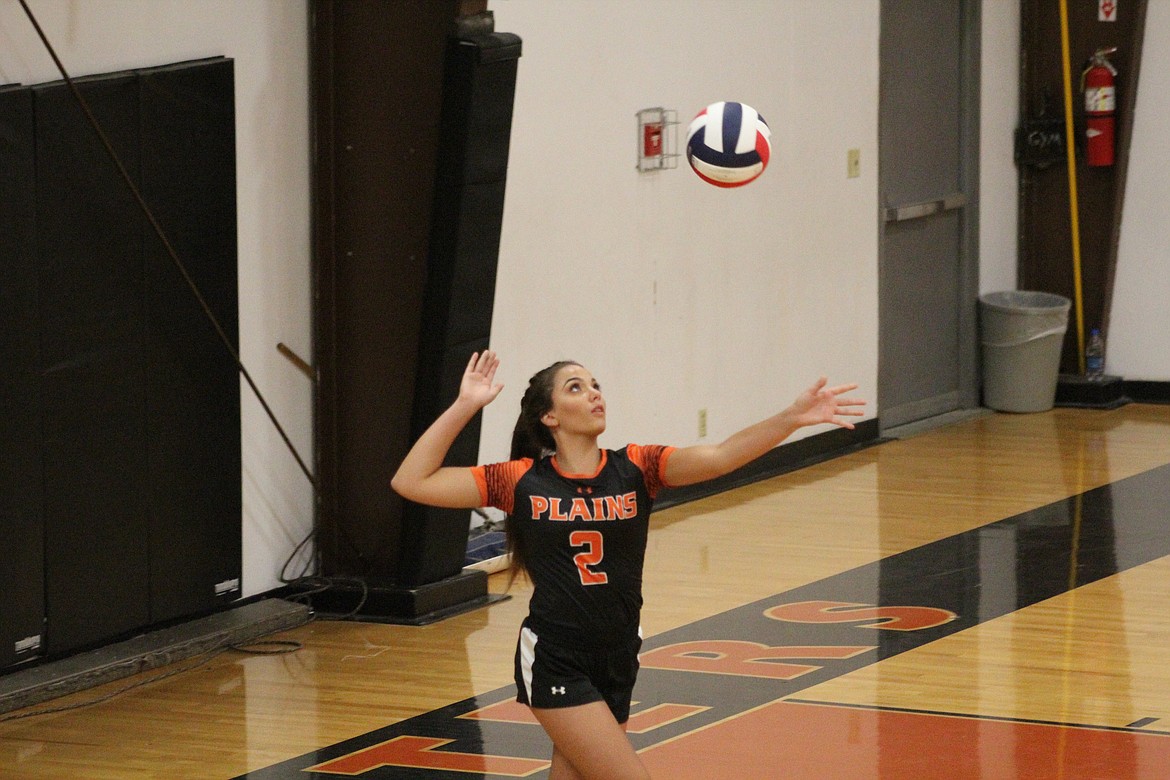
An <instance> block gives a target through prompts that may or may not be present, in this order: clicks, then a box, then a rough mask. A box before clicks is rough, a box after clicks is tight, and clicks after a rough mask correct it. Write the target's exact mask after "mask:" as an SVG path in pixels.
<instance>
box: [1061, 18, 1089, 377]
mask: <svg viewBox="0 0 1170 780" xmlns="http://www.w3.org/2000/svg"><path fill="white" fill-rule="evenodd" d="M1060 49H1061V55H1062V56H1061V67H1062V68H1063V70H1064V131H1065V144H1064V146H1065V151H1066V157H1067V158H1068V211H1069V219H1070V224H1071V226H1072V254H1073V293H1074V306H1075V308H1076V314H1077V361H1078V365H1079V366H1080V371H1081V373H1082V374H1083V373H1085V310H1084V308H1085V307H1084V294H1083V292H1082V290H1081V227H1080V217H1079V212H1080V208H1079V207H1078V205H1077V151H1076V130H1075V128H1074V127H1073V108H1072V106H1073V103H1072V68H1071V65H1070V63H1069V57H1070V55H1069V45H1068V0H1060Z"/></svg>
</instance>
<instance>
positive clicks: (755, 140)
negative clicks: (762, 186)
mask: <svg viewBox="0 0 1170 780" xmlns="http://www.w3.org/2000/svg"><path fill="white" fill-rule="evenodd" d="M771 155H772V131H771V130H769V129H768V123H767V122H765V121H764V118H763V117H762V116H760V114H759V112H758V111H756V110H755V109H754V108H752V107H751V106H749V105H747V104H745V103H735V102H732V101H730V100H728V101H721V102H719V103H712V104H711V105H709V106H707V107H706V108H704V109H703V110H702V111H700V112H699V113H698V115H697V116H696V117H695V118H694V119H693V120H691V124H690V127H688V128H687V162H689V163H690V164H691V169H692V170H694V172H695V173H697V174H698V175H699V178H700V179H702V180H703V181H705V182H707V183H708V184H714V185H715V186H716V187H742V186H743V185H745V184H748V183H750V182H753V181H755V180H756V179H757V178H758V177H759V175H760V174H761V173H763V172H764V169H765V168H767V167H768V158H769V157H771Z"/></svg>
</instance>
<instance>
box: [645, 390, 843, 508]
mask: <svg viewBox="0 0 1170 780" xmlns="http://www.w3.org/2000/svg"><path fill="white" fill-rule="evenodd" d="M827 384H828V380H827V379H826V378H825V377H821V378H820V379H818V380H817V382H816V383H815V384H814V385H813V386H812V387H810V388H809V389H808V390H805V391H804V392H803V393H801V394H800V395H799V396H798V397H797V398H796V400H795V401H793V402H792V404H791V405H790V406H789V407H788V408H787V409H784V410H783V411H782V412H780V413H779V414H775V415H773V416H771V417H769V418H768V419H766V420H762V421H760V422H758V423H756V424H755V425H750V426H748V427H747V428H744V429H743V430H741V431H739V432H737V433H734V434H732V435H731V436H730V437H728V438H727V439H726V440H725V441H723V442H722V443H721V444H700V445H696V446H694V447H680V448H678V449H676V450H675V451H674V452H673V453H672V454H671V456H670V458H669V459H668V460H667V461H666V469H665V472H664V474H663V478H664V479H665V481H666V484H667V485H673V486H676V487H677V486H682V485H690V484H694V483H695V482H702V481H704V480H708V479H714V478H715V477H721V476H723V475H724V474H727V473H729V472H732V471H734V470H735V469H737V468H739V467H740V466H743V465H745V464H747V463H750V462H751V461H753V460H755V459H756V458H758V457H760V456H761V455H763V454H764V453H766V452H767V451H768V450H770V449H772V448H773V447H775V446H776V445H778V444H779V443H780V442H782V441H784V440H785V439H787V438H788V437H789V436H791V435H792V434H793V433H794V432H796V431H797V430H799V429H800V428H803V427H805V426H808V425H821V424H826V423H827V424H830V425H838V426H840V427H842V428H849V429H850V430H852V429H853V427H854V426H853V423H852V422H850V421H849V420H847V419H845V418H848V417H860V416H861V415H862V414H863V413H864V412H863V411H862V409H861V407H863V406H864V405H865V401H864V400H862V399H860V398H852V397H843V396H844V394H845V393H849V392H851V391H853V390H856V389H857V385H855V384H849V385H837V386H836V387H827V386H826V385H827Z"/></svg>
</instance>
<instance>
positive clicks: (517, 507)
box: [473, 444, 674, 646]
mask: <svg viewBox="0 0 1170 780" xmlns="http://www.w3.org/2000/svg"><path fill="white" fill-rule="evenodd" d="M673 452H674V448H673V447H663V446H659V445H653V446H640V445H637V444H631V445H629V446H627V447H626V448H625V449H624V450H602V452H601V466H600V467H599V468H598V470H597V473H596V474H564V473H562V472H561V471H560V470H559V469H558V468H557V464H556V458H555V457H553V456H548V457H544V458H541V459H540V460H539V461H536V462H533V461H532V460H531V459H529V458H525V459H522V460H515V461H508V462H506V463H496V464H492V465H488V466H479V467H476V468H474V469H473V473H474V475H475V478H476V482H477V483H478V484H479V491H480V496H481V498H482V499H483V502H484V505H485V506H494V507H496V508H498V509H502V510H503V511H505V512H507V513H508V514H509V515H511V516H512V521H511V522H513V523H515V526H516V533H517V534H518V540H519V544H520V546H521V549H522V550H523V555H524V561H525V564H526V566H527V569H528V573H529V576H530V577H531V578H532V586H533V590H532V599H531V601H530V602H529V607H528V609H529V618H528V622H529V624H530V625H532V626H533V630H534V631H536V633H537V634H539V635H542V636H547V637H549V638H551V639H553V640H554V641H560V642H570V643H574V644H584V645H593V646H597V645H608V644H611V643H614V642H621V641H627V640H629V639H631V638H632V637H636V636H637V635H638V626H639V615H640V613H641V609H642V564H643V561H644V560H645V557H646V536H647V531H648V529H649V519H650V510H651V509H652V507H653V504H654V498H655V496H657V494H658V490H659V488H661V487H663V486H665V484H666V482H665V479H664V477H663V474H664V473H665V471H666V461H667V460H668V459H669V458H670V455H671V453H673Z"/></svg>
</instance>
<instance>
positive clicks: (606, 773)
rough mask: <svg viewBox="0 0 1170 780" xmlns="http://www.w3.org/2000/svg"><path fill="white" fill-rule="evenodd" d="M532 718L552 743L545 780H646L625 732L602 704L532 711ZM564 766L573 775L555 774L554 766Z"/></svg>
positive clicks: (647, 779) (645, 775) (643, 767)
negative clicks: (538, 723) (551, 765)
mask: <svg viewBox="0 0 1170 780" xmlns="http://www.w3.org/2000/svg"><path fill="white" fill-rule="evenodd" d="M532 714H533V715H535V716H536V719H537V720H538V721H539V722H540V725H541V726H543V727H544V730H545V732H547V733H548V735H549V738H550V739H552V741H553V769H552V771H550V772H549V780H570V779H572V780H575V779H576V778H581V780H649V778H650V774H649V773H648V772H647V771H646V767H645V766H643V764H642V759H640V758H638V754H637V753H636V752H634V746H633V745H631V744H630V740H629V739H628V738H627V737H626V732H625V729H624V728H622V726H621V725H619V724H618V722H617V721H616V720H614V717H613V713H611V712H610V711H609V707H608V706H607V705H606V704H605V702H600V701H595V702H592V703H590V704H582V705H580V706H577V707H562V708H557V709H536V708H534V709H533V710H532ZM558 754H559V755H560V758H561V759H562V761H560V762H558V760H557V759H558ZM564 763H567V764H568V765H569V766H568V767H567V769H570V770H573V771H574V772H575V774H556V772H557V770H558V764H564ZM561 771H565V769H561Z"/></svg>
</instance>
